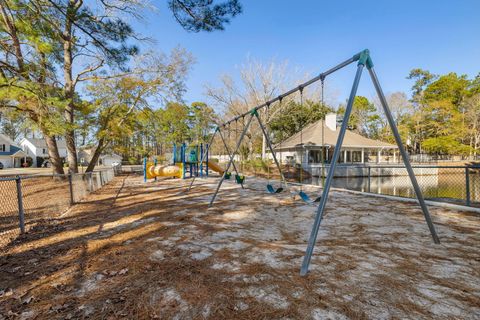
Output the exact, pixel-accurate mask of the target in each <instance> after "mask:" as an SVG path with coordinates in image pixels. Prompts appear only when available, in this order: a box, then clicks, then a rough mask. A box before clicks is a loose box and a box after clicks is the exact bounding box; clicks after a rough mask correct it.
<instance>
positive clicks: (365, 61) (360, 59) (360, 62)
mask: <svg viewBox="0 0 480 320" xmlns="http://www.w3.org/2000/svg"><path fill="white" fill-rule="evenodd" d="M354 62H357V71H356V74H355V78H354V81H353V85H352V89H351V92H350V96H349V99H348V103H347V107H346V110H345V115H344V118H343V122H342V126H341V128H340V132H339V134H338V138H337V142H336V144H335V150H334V152H333V157H332V162H331V164H330V170H329V171H328V175H327V179H326V181H325V186H324V188H323V191H322V194H321V198H320V203H319V205H318V207H317V213H316V216H315V220H314V223H313V226H312V231H311V233H310V238H309V241H308V246H307V249H306V251H305V256H304V259H303V262H302V266H301V269H300V274H301V275H302V276H303V275H306V274H307V272H308V267H309V265H310V261H311V258H312V255H313V251H314V248H315V243H316V240H317V235H318V230H319V228H320V224H321V222H322V218H323V214H324V211H325V206H326V204H327V200H328V194H329V192H330V187H331V185H332V181H333V176H334V172H335V168H336V166H337V163H338V159H339V156H340V149H341V148H342V144H343V140H344V137H345V132H346V131H347V125H348V121H349V118H350V115H351V112H352V108H353V102H354V100H355V96H356V94H357V89H358V85H359V83H360V78H361V76H362V71H363V69H364V68H365V67H366V68H367V70H368V72H369V75H370V78H371V80H372V82H373V85H374V87H375V91H376V92H377V95H378V97H379V99H380V103H381V105H382V109H383V111H384V113H385V116H386V118H387V121H388V123H389V126H390V128H391V130H392V133H393V136H394V138H395V142H396V143H397V146H398V149H399V151H400V155H401V157H402V160H403V162H404V165H405V168H406V169H407V172H408V176H409V177H410V181H411V182H412V186H413V189H414V191H415V194H416V196H417V200H418V203H419V205H420V207H421V209H422V212H423V215H424V218H425V221H426V223H427V226H428V228H429V230H430V234H431V236H432V239H433V242H434V243H435V244H439V243H440V240H439V238H438V235H437V232H436V230H435V226H434V225H433V222H432V218H431V216H430V212H429V210H428V207H427V205H426V203H425V199H424V197H423V194H422V191H421V189H420V186H419V185H418V182H417V179H416V177H415V173H414V171H413V169H412V166H411V164H410V162H409V160H408V154H407V152H406V151H405V148H404V146H403V142H402V139H401V137H400V134H399V132H398V129H397V126H396V124H395V120H394V119H393V116H392V113H391V112H390V109H389V107H388V103H387V100H386V98H385V95H384V93H383V90H382V87H381V86H380V82H379V80H378V78H377V75H376V73H375V70H374V68H373V62H372V59H371V57H370V52H369V50H367V49H366V50H363V51H361V52H359V53H357V54H355V55H354V56H353V57H351V58H350V59H347V60H345V61H344V62H342V63H340V64H338V65H336V66H335V67H333V68H331V69H329V70H327V71H325V72H323V73H321V74H320V75H318V76H316V77H314V78H312V79H310V80H309V81H307V82H305V83H303V84H301V85H299V86H298V87H296V88H293V89H291V90H289V91H287V92H285V93H283V94H281V95H279V96H278V97H276V98H274V99H272V100H270V101H267V102H265V103H263V104H261V105H259V106H257V107H255V108H253V109H252V110H251V111H249V112H246V113H244V114H242V115H239V116H237V117H235V118H234V119H231V120H229V121H227V122H225V123H224V124H223V126H226V125H228V124H230V123H231V122H233V121H237V120H238V119H240V118H242V117H245V116H248V115H250V118H249V119H248V123H247V125H246V126H245V127H244V129H243V131H242V134H241V135H240V138H239V140H238V141H237V145H236V147H235V149H234V152H233V153H232V154H231V156H230V161H229V163H228V165H227V169H226V171H225V172H227V171H228V169H230V166H231V165H232V162H233V157H234V156H235V155H236V154H237V152H238V150H239V148H240V145H241V143H242V140H243V138H244V136H245V134H246V132H247V130H248V128H249V127H250V125H251V123H252V120H253V118H254V117H256V118H257V119H258V121H259V123H260V127H261V129H262V132H263V134H264V135H265V128H264V126H263V123H262V122H261V120H260V118H259V116H258V110H260V109H262V108H265V107H268V106H270V105H271V104H272V103H274V102H275V101H281V100H282V99H283V98H285V97H286V96H289V95H291V94H293V93H295V92H297V91H302V90H303V89H304V88H305V87H307V86H309V85H311V84H313V83H315V82H317V81H319V80H322V81H323V80H324V79H325V78H326V77H327V76H328V75H330V74H332V73H334V72H336V71H338V70H340V69H342V68H344V67H346V66H348V65H350V64H352V63H354ZM217 130H219V129H218V128H217ZM266 139H267V142H268V146H269V148H270V151H271V152H272V155H273V158H274V160H275V163H276V165H277V167H278V168H279V169H280V167H279V165H278V161H277V159H276V156H275V153H274V152H273V148H272V146H271V144H270V140H269V138H268V136H266ZM280 173H281V176H282V181H283V182H284V183H285V185H286V182H285V178H284V176H283V173H282V171H281V170H280ZM224 178H225V174H224V175H223V176H222V178H221V179H220V181H219V182H218V184H217V188H216V190H215V193H214V194H213V196H212V199H211V201H210V203H209V207H211V206H212V205H213V203H214V201H215V198H216V196H217V194H218V192H219V190H220V187H221V186H222V183H223V180H224Z"/></svg>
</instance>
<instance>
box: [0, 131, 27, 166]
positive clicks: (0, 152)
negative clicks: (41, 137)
mask: <svg viewBox="0 0 480 320" xmlns="http://www.w3.org/2000/svg"><path fill="white" fill-rule="evenodd" d="M26 156H27V155H26V154H25V152H23V151H22V149H20V147H19V146H18V145H17V144H16V143H15V142H14V141H13V140H12V139H10V138H9V137H8V136H6V135H4V134H1V133H0V163H1V164H2V166H3V168H20V167H21V166H22V163H23V162H25V160H26ZM22 159H23V160H22ZM0 167H1V166H0Z"/></svg>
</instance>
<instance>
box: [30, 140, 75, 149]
mask: <svg viewBox="0 0 480 320" xmlns="http://www.w3.org/2000/svg"><path fill="white" fill-rule="evenodd" d="M25 140H26V141H29V142H30V143H31V144H33V145H34V146H35V148H47V142H46V141H45V139H43V138H42V139H37V138H23V139H22V142H23V141H25ZM57 147H58V148H66V147H67V143H66V142H65V140H64V139H57Z"/></svg>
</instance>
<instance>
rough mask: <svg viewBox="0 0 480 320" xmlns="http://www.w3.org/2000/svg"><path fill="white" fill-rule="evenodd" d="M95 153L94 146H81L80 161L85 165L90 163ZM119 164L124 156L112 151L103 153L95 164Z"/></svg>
mask: <svg viewBox="0 0 480 320" xmlns="http://www.w3.org/2000/svg"><path fill="white" fill-rule="evenodd" d="M94 153H95V148H94V147H79V148H78V163H79V164H80V165H83V166H86V165H88V164H89V163H90V161H91V160H92V157H93V154H94ZM119 164H122V156H120V155H118V154H116V153H113V152H112V153H102V154H101V155H100V157H99V158H98V161H97V163H96V164H95V165H96V166H108V167H111V166H114V165H119Z"/></svg>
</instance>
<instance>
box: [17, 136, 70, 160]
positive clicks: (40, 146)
mask: <svg viewBox="0 0 480 320" xmlns="http://www.w3.org/2000/svg"><path fill="white" fill-rule="evenodd" d="M20 146H21V148H22V150H23V151H24V152H25V153H26V155H27V156H28V157H30V158H32V166H33V167H41V166H42V164H43V163H44V162H45V161H47V160H48V158H49V156H48V147H47V142H46V141H45V139H43V138H42V139H37V138H23V139H22V140H21V141H20ZM57 147H58V153H59V154H60V158H62V159H65V158H66V157H67V144H66V143H65V139H64V138H62V137H57Z"/></svg>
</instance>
